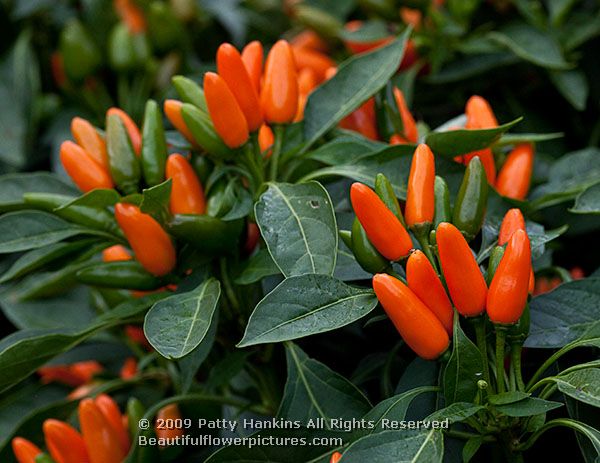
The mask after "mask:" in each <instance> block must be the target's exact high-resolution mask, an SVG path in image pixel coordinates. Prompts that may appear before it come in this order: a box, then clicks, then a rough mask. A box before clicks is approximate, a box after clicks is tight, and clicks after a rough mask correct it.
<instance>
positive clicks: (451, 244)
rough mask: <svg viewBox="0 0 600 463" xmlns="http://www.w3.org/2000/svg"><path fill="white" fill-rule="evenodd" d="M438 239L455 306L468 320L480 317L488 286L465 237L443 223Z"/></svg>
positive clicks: (437, 235)
mask: <svg viewBox="0 0 600 463" xmlns="http://www.w3.org/2000/svg"><path fill="white" fill-rule="evenodd" d="M435 239H436V242H437V246H438V251H439V255H440V263H441V264H442V272H443V274H444V278H445V279H446V284H447V286H448V291H449V292H450V298H451V299H452V302H453V303H454V307H456V310H458V313H460V314H461V315H464V316H465V317H475V316H477V315H479V314H481V313H482V312H483V310H484V309H485V299H486V295H487V286H486V284H485V279H484V278H483V275H482V274H481V270H480V269H479V266H478V265H477V261H476V260H475V257H473V253H472V252H471V248H470V247H469V245H468V244H467V241H466V240H465V238H464V236H463V235H462V233H461V232H460V230H459V229H458V228H456V227H455V226H454V225H452V224H450V223H448V222H442V223H440V224H439V225H438V228H437V231H436V234H435Z"/></svg>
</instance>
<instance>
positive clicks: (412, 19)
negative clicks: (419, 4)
mask: <svg viewBox="0 0 600 463" xmlns="http://www.w3.org/2000/svg"><path fill="white" fill-rule="evenodd" d="M400 18H402V22H404V24H408V25H411V26H412V27H413V29H414V30H416V31H418V30H419V29H420V28H421V21H422V20H423V13H421V10H417V9H416V8H407V7H402V8H400Z"/></svg>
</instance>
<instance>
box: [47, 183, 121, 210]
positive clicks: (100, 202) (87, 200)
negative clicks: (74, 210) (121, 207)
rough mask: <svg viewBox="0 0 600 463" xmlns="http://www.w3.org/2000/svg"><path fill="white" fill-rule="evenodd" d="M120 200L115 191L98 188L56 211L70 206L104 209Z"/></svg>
mask: <svg viewBox="0 0 600 463" xmlns="http://www.w3.org/2000/svg"><path fill="white" fill-rule="evenodd" d="M120 200H121V196H120V195H119V193H117V191H116V190H112V189H105V188H98V189H96V190H92V191H88V192H87V193H86V194H84V195H82V196H79V197H78V198H75V199H73V200H72V201H69V202H68V203H65V204H63V205H62V206H60V207H58V208H57V209H56V210H62V209H66V208H68V207H70V206H86V207H94V208H98V209H106V208H107V207H112V206H114V205H115V204H117V203H118V202H119V201H120Z"/></svg>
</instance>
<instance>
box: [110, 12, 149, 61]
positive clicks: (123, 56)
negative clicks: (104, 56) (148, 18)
mask: <svg viewBox="0 0 600 463" xmlns="http://www.w3.org/2000/svg"><path fill="white" fill-rule="evenodd" d="M150 58H151V52H150V45H149V43H148V38H147V37H146V34H144V33H139V34H132V33H131V32H129V29H128V27H127V25H126V24H125V23H123V22H120V23H118V24H117V25H115V27H114V28H113V29H112V31H111V32H110V36H109V38H108V60H109V62H110V65H111V67H112V68H113V69H114V70H115V71H119V72H127V71H133V70H135V69H140V68H143V67H144V66H145V65H146V64H147V62H148V60H149V59H150Z"/></svg>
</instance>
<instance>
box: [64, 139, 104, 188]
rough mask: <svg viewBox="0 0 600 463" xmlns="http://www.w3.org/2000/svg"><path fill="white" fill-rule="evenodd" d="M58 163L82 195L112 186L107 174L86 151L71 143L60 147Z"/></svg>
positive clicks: (67, 142) (66, 142)
mask: <svg viewBox="0 0 600 463" xmlns="http://www.w3.org/2000/svg"><path fill="white" fill-rule="evenodd" d="M60 162H61V163H62V165H63V167H64V168H65V170H66V171H67V174H69V177H71V180H73V182H74V183H75V185H77V188H79V189H80V190H81V191H83V192H84V193H87V192H88V191H91V190H94V189H96V188H112V187H113V186H114V184H113V181H112V178H111V177H110V175H109V173H108V172H107V171H106V170H105V169H104V168H103V167H102V166H101V165H100V164H98V163H97V162H96V161H95V160H94V159H93V158H92V156H90V154H88V152H87V151H85V150H84V149H83V148H81V147H80V146H79V145H76V144H75V143H73V142H72V141H65V142H63V143H62V145H60Z"/></svg>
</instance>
